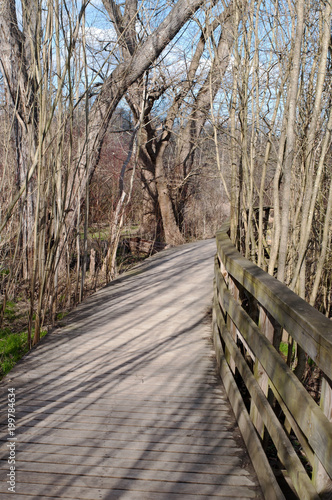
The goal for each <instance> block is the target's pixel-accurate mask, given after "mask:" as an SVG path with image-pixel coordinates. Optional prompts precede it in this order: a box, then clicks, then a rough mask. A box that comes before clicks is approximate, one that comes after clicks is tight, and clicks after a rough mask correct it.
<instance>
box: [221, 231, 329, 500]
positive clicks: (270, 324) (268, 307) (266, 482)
mask: <svg viewBox="0 0 332 500" xmlns="http://www.w3.org/2000/svg"><path fill="white" fill-rule="evenodd" d="M214 281H215V282H214V305H213V337H214V344H215V349H216V354H217V360H218V366H219V368H220V375H221V377H222V380H223V383H224V385H225V388H226V391H227V393H228V397H229V399H230V402H231V404H232V406H233V410H234V413H235V415H236V417H237V419H238V423H239V426H240V429H241V432H242V435H243V438H244V441H245V443H246V445H247V448H248V451H249V454H250V457H251V459H252V462H253V465H254V467H255V469H256V472H257V475H258V478H259V480H260V482H261V486H262V489H263V493H264V495H265V498H266V499H267V500H274V499H286V500H290V499H293V498H294V499H296V498H299V499H300V500H307V499H308V500H309V499H310V500H312V499H324V500H327V499H332V481H331V479H332V422H331V421H332V389H331V387H332V385H331V379H332V322H331V320H329V319H327V318H326V317H325V316H323V315H322V314H321V313H319V312H318V311H317V310H316V309H314V308H313V307H311V306H310V305H309V304H308V303H306V302H305V301H304V300H302V299H301V298H300V297H298V296H297V295H296V294H295V293H293V292H292V291H291V290H289V289H288V288H287V287H286V286H285V285H283V284H282V283H280V282H279V281H277V280H276V279H275V278H273V277H272V276H270V275H269V274H267V273H265V272H264V271H263V270H262V269H260V268H259V267H257V266H256V265H255V264H253V263H252V262H249V261H248V260H246V259H245V258H244V257H242V256H241V255H240V253H239V252H238V251H237V250H236V248H235V247H234V246H233V244H232V243H231V241H230V239H229V237H228V225H227V224H225V225H224V226H223V227H222V229H221V230H220V231H219V232H218V233H217V255H216V259H215V280H214ZM282 332H283V337H284V335H285V332H287V334H288V336H289V338H292V339H293V340H294V341H295V343H296V344H297V345H299V346H301V347H302V349H303V350H304V351H305V353H306V354H307V357H308V358H310V360H312V361H313V362H314V363H315V364H316V365H317V367H319V369H320V370H321V373H322V385H321V395H320V403H319V405H318V404H317V403H316V402H315V401H314V399H313V398H312V397H311V396H310V395H309V393H308V392H307V390H306V389H305V388H304V386H303V385H302V383H301V382H300V381H299V379H298V378H297V377H296V375H295V373H294V371H293V367H292V365H291V357H292V356H291V355H288V356H287V353H286V355H285V356H282V355H281V353H280V350H279V348H280V341H281V334H282ZM292 345H293V343H289V346H292ZM289 350H290V352H289V353H288V354H291V353H292V347H290V349H289ZM284 358H287V359H284ZM289 365H290V366H289ZM238 388H240V390H239V389H238ZM272 443H273V444H272ZM271 449H273V450H274V451H275V463H278V467H276V466H275V465H274V466H273V467H271V465H270V463H269V460H268V458H267V456H268V457H269V458H271ZM265 452H267V453H265ZM270 462H271V459H270ZM277 469H278V470H277ZM283 485H286V486H287V488H288V490H286V489H285V486H283ZM286 491H287V492H286Z"/></svg>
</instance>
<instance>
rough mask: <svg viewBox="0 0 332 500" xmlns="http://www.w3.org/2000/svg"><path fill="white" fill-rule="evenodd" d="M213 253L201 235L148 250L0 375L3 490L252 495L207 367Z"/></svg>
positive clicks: (4, 493) (92, 498) (173, 498)
mask: <svg viewBox="0 0 332 500" xmlns="http://www.w3.org/2000/svg"><path fill="white" fill-rule="evenodd" d="M215 251H216V250H215V242H214V241H212V240H209V241H206V242H199V243H195V244H191V245H185V246H183V247H179V248H177V249H170V250H167V251H165V252H162V253H160V254H158V255H156V256H154V257H152V258H151V259H149V260H148V261H146V262H145V263H144V264H143V266H141V267H140V268H139V269H140V271H142V272H138V271H137V272H132V273H131V274H129V275H127V276H125V277H122V278H120V279H119V280H117V281H115V282H113V283H112V284H111V285H110V286H108V287H106V288H105V289H103V290H101V291H99V292H97V293H96V294H95V295H94V296H92V297H90V298H89V299H88V300H87V301H86V302H85V303H84V304H82V305H81V306H80V307H78V308H77V309H76V310H75V311H74V312H73V313H72V314H71V315H69V316H68V317H67V319H66V323H65V324H64V325H63V326H62V328H59V329H58V330H56V331H54V332H53V333H51V334H49V335H48V336H46V337H45V339H44V340H43V341H42V342H41V344H40V345H39V346H38V347H37V348H36V349H34V350H33V351H32V352H31V353H30V354H29V355H27V356H26V357H25V358H24V359H23V360H22V361H21V362H20V363H19V364H18V365H17V366H16V367H15V368H14V370H12V372H11V373H10V374H9V375H8V376H7V377H6V379H5V380H4V381H3V382H2V384H1V408H2V411H1V442H0V459H1V460H0V464H1V465H0V467H1V469H0V473H1V483H0V498H1V499H2V498H3V499H7V498H8V499H15V500H32V499H35V500H37V499H39V500H40V499H48V498H53V499H54V498H55V499H56V498H61V499H62V498H64V499H65V498H68V499H82V500H83V499H85V500H98V499H105V500H106V499H107V500H112V499H121V500H150V499H151V500H152V499H153V500H161V499H162V500H183V499H188V500H196V499H197V500H198V499H200V500H202V499H208V498H222V499H224V500H225V499H229V500H230V499H232V500H234V499H236V500H241V499H252V498H255V499H262V494H261V490H260V488H259V486H258V482H257V478H256V476H255V474H254V471H253V468H252V465H251V463H250V461H249V458H248V455H247V452H246V451H245V448H244V445H243V442H242V438H241V436H240V433H239V430H238V428H237V426H236V424H235V419H234V416H233V413H232V410H231V408H230V406H229V403H228V401H227V399H226V397H225V394H224V390H223V387H222V385H221V383H220V381H219V380H218V378H217V376H216V372H215V359H214V351H213V347H212V343H211V340H210V337H211V319H210V317H209V316H208V310H209V307H210V306H211V301H212V280H213V255H214V253H215ZM8 388H14V389H15V408H16V413H15V415H16V430H15V438H16V440H14V441H8V426H7V409H6V406H7V394H8ZM10 442H14V443H15V446H12V450H14V453H15V467H16V469H15V483H16V486H15V493H12V492H10V491H8V486H9V483H7V480H9V477H8V476H7V474H8V473H9V464H8V458H9V456H10V451H11V448H10V447H9V446H8V444H9V443H10ZM14 448H15V449H14ZM11 456H13V453H12V455H11Z"/></svg>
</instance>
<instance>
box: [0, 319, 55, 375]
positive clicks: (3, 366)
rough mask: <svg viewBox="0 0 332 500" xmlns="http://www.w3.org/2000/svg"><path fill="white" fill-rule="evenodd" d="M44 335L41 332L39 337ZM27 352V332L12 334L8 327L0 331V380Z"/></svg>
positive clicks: (44, 332)
mask: <svg viewBox="0 0 332 500" xmlns="http://www.w3.org/2000/svg"><path fill="white" fill-rule="evenodd" d="M46 333H47V332H46V331H42V332H41V334H40V337H41V338H42V337H44V336H45V335H46ZM28 350H29V346H28V332H19V333H13V332H12V331H11V329H10V328H8V327H7V328H2V329H1V330H0V379H1V378H3V377H4V376H5V375H6V374H7V373H8V372H10V370H11V369H12V368H13V367H14V366H15V365H16V363H17V362H18V361H19V360H20V359H21V358H22V357H23V356H24V354H26V353H27V352H28Z"/></svg>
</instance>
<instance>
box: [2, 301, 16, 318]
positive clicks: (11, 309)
mask: <svg viewBox="0 0 332 500" xmlns="http://www.w3.org/2000/svg"><path fill="white" fill-rule="evenodd" d="M5 319H6V320H7V321H10V322H12V321H14V320H15V319H16V305H15V303H14V302H11V301H10V300H8V301H7V302H6V307H5Z"/></svg>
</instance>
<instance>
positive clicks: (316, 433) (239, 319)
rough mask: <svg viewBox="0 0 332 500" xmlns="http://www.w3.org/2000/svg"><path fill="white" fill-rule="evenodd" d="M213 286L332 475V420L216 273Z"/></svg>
mask: <svg viewBox="0 0 332 500" xmlns="http://www.w3.org/2000/svg"><path fill="white" fill-rule="evenodd" d="M217 287H218V291H219V293H220V296H221V300H222V306H223V308H224V310H226V312H227V314H229V316H230V317H231V318H232V320H233V321H234V323H235V325H236V326H237V328H238V329H239V330H240V331H241V333H242V335H243V337H244V338H245V340H246V342H247V343H248V344H249V347H250V349H251V350H252V351H253V352H254V354H255V355H256V356H257V358H258V359H259V361H260V363H261V365H262V366H263V368H264V370H265V371H266V373H267V375H268V376H269V378H270V379H271V380H272V382H273V384H274V386H275V387H276V389H277V390H278V392H279V394H280V396H281V397H282V399H283V401H284V402H285V404H286V405H287V407H288V409H289V411H290V412H291V414H292V415H293V416H294V418H295V420H296V421H297V422H298V424H299V426H300V428H301V430H302V431H303V433H304V434H305V435H306V436H307V438H308V442H309V444H310V446H311V447H312V449H313V450H314V451H315V453H316V455H317V457H318V458H319V459H320V461H321V462H322V464H323V466H324V467H325V469H326V471H327V472H328V474H329V475H330V476H331V477H332V461H331V456H332V423H331V422H329V420H328V419H327V417H326V416H325V415H324V414H323V412H322V411H321V409H320V408H319V407H318V406H317V405H316V403H315V402H314V400H313V399H312V397H311V396H310V395H309V394H308V393H307V391H306V390H305V388H304V387H303V385H302V384H301V382H300V381H299V380H298V379H297V377H296V376H295V375H294V373H293V372H292V371H291V369H290V368H289V367H288V366H287V364H286V363H285V362H284V361H283V359H282V358H281V356H280V355H279V354H278V352H277V351H276V350H275V349H274V347H273V346H272V344H271V343H270V342H269V340H268V339H267V338H266V337H264V335H262V333H261V332H260V330H259V328H258V326H257V325H256V324H255V322H254V321H253V320H252V319H251V318H250V316H248V314H247V313H246V312H245V311H244V310H243V309H242V308H241V306H240V304H239V303H238V302H237V301H236V300H235V299H234V298H233V296H232V295H231V294H230V292H229V291H228V289H227V287H226V284H225V282H224V280H223V279H222V278H221V276H220V275H219V282H218V280H217Z"/></svg>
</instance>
